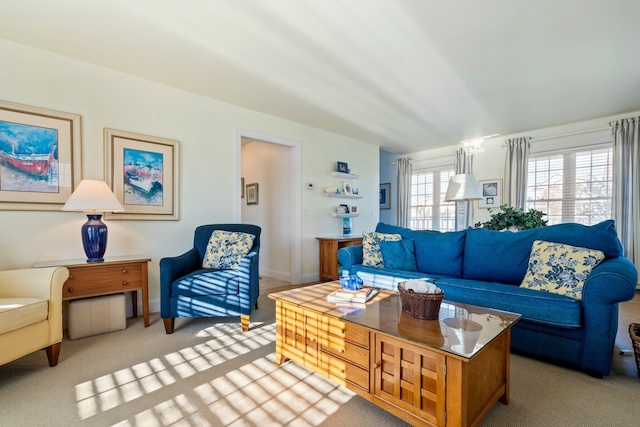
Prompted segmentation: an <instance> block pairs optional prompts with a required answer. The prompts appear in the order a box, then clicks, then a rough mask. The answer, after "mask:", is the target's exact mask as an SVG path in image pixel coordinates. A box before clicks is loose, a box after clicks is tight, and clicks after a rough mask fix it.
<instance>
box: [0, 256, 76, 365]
mask: <svg viewBox="0 0 640 427" xmlns="http://www.w3.org/2000/svg"><path fill="white" fill-rule="evenodd" d="M68 277H69V270H67V269H66V268H65V267H52V268H29V269H24V270H9V271H0V365H4V364H5V363H8V362H11V361H12V360H16V359H18V358H20V357H22V356H25V355H27V354H29V353H33V352H34V351H37V350H42V349H44V350H46V352H47V358H48V359H49V366H56V365H57V364H58V356H59V355H60V345H61V342H62V285H63V284H64V282H65V281H66V280H67V278H68Z"/></svg>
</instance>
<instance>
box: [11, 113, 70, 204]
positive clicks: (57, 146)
mask: <svg viewBox="0 0 640 427" xmlns="http://www.w3.org/2000/svg"><path fill="white" fill-rule="evenodd" d="M81 135H82V129H81V117H80V115H79V114H74V113H67V112H63V111H56V110H50V109H47V108H42V107H36V106H30V105H24V104H18V103H14V102H8V101H0V159H1V161H0V210H25V211H59V210H60V209H61V208H62V206H63V205H64V204H65V203H66V201H67V200H68V199H69V196H71V193H72V192H73V190H74V189H75V188H76V187H77V186H78V184H79V183H80V180H81V178H82V177H81V173H82V158H81V149H82V140H81Z"/></svg>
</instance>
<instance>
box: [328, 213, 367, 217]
mask: <svg viewBox="0 0 640 427" xmlns="http://www.w3.org/2000/svg"><path fill="white" fill-rule="evenodd" d="M358 215H360V213H348V214H339V213H335V212H334V213H332V214H331V216H332V217H334V218H355V217H357V216H358Z"/></svg>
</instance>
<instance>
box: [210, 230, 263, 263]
mask: <svg viewBox="0 0 640 427" xmlns="http://www.w3.org/2000/svg"><path fill="white" fill-rule="evenodd" d="M253 239H254V236H253V234H249V233H243V232H240V231H224V230H214V232H213V233H211V237H210V238H209V243H208V244H207V250H206V251H205V254H204V257H203V259H202V268H216V269H220V270H237V269H238V265H239V264H240V260H242V257H244V256H245V255H247V254H248V253H249V251H251V247H252V246H253Z"/></svg>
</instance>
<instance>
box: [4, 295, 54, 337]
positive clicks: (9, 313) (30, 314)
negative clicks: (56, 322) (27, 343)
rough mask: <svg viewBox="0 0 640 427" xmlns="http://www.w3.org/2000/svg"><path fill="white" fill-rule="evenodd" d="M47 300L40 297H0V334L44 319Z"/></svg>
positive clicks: (47, 306)
mask: <svg viewBox="0 0 640 427" xmlns="http://www.w3.org/2000/svg"><path fill="white" fill-rule="evenodd" d="M48 316H49V301H48V300H46V299H41V298H0V335H1V334H4V333H5V332H10V331H13V330H16V329H20V328H23V327H25V326H28V325H31V324H32V323H36V322H41V321H43V320H46V319H47V317H48Z"/></svg>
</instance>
